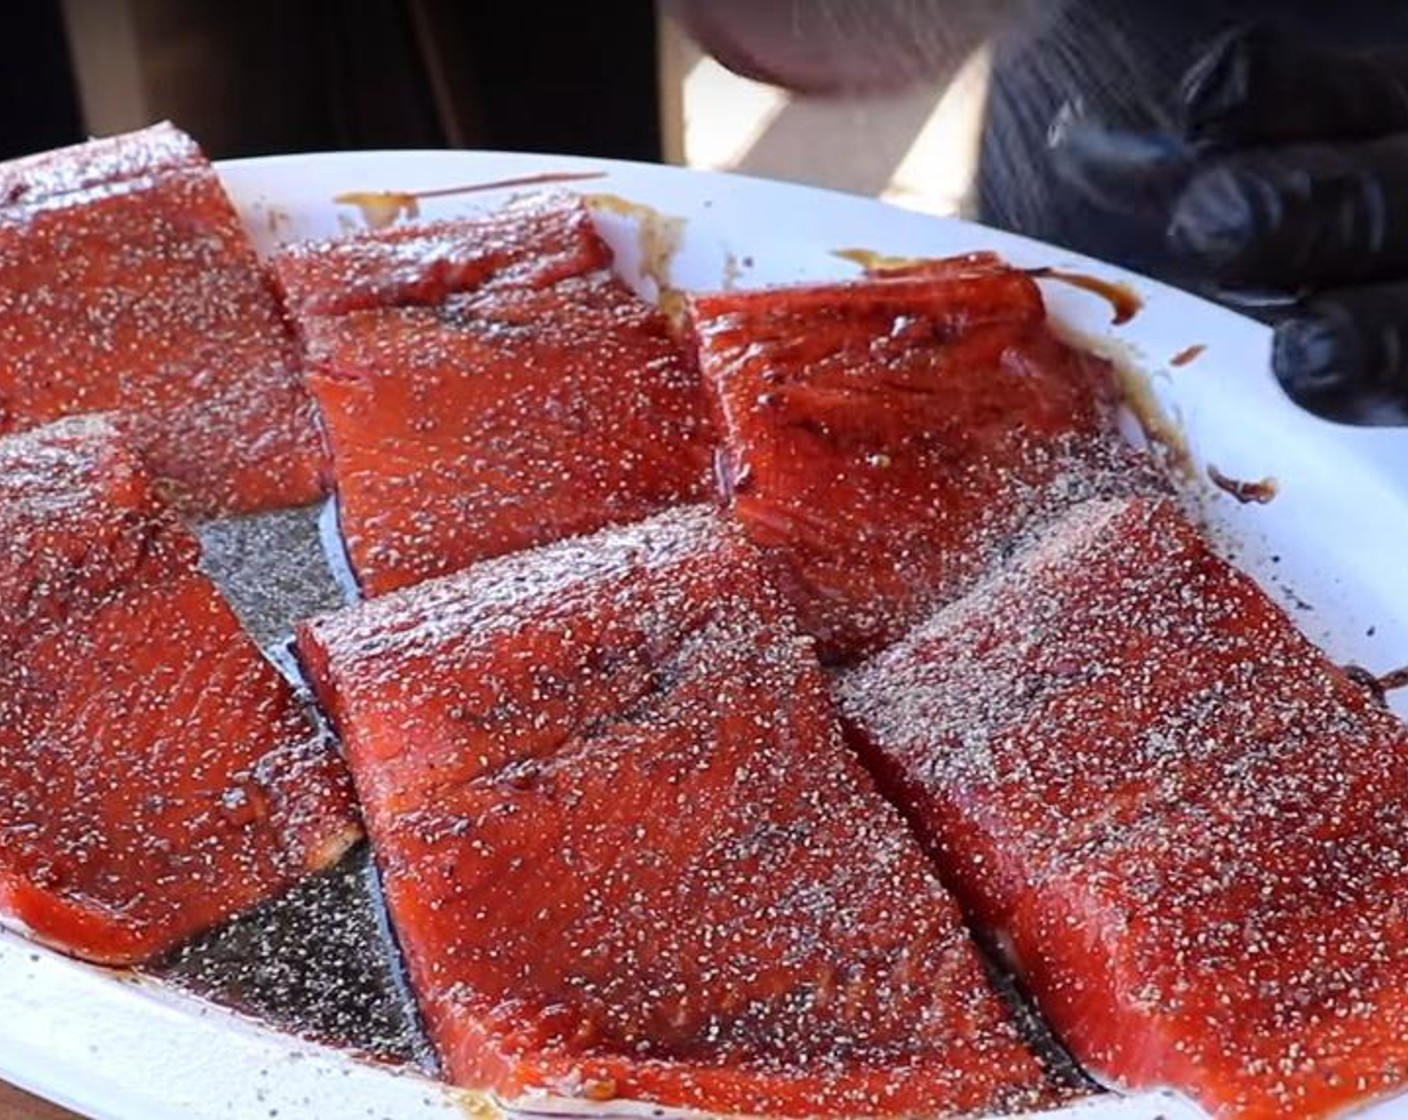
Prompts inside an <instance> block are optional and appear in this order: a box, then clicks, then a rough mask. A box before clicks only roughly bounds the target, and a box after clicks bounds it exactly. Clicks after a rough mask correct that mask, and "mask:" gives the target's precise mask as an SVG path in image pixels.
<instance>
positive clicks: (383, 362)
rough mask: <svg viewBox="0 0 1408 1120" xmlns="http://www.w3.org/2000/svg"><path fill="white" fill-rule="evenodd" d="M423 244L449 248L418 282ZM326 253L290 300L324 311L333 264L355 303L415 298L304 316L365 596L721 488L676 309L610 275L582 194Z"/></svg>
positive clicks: (432, 257) (291, 272)
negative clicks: (321, 284)
mask: <svg viewBox="0 0 1408 1120" xmlns="http://www.w3.org/2000/svg"><path fill="white" fill-rule="evenodd" d="M418 238H424V239H425V240H426V242H427V244H433V245H434V246H435V247H436V248H435V249H434V250H433V251H432V250H430V249H426V253H427V254H428V256H427V258H426V260H427V263H426V268H425V271H424V274H423V275H422V276H421V277H420V279H419V280H417V279H415V277H414V276H413V275H412V274H409V273H407V272H406V270H405V268H404V267H403V265H404V263H405V262H404V261H402V260H401V259H400V258H399V257H397V255H396V254H397V252H398V251H399V249H400V248H401V247H404V246H406V245H417V244H419V242H418V240H417V239H418ZM481 238H482V245H481V246H480V249H476V248H475V245H476V244H477V243H478V242H479V241H480V240H481ZM446 245H450V246H452V247H455V246H463V247H464V255H463V256H461V255H459V254H458V252H457V251H449V252H446V253H445V254H443V255H442V254H441V249H442V248H443V247H444V246H446ZM369 246H373V247H376V246H379V247H380V248H369ZM383 249H384V253H382V251H383ZM481 250H482V251H481ZM326 253H327V255H326V257H325V259H324V260H323V262H322V264H321V265H313V264H308V263H307V262H304V266H300V267H301V268H303V271H301V272H300V271H299V268H291V267H290V264H289V262H288V261H285V262H283V263H282V264H281V266H280V267H281V272H282V274H283V275H284V277H285V284H286V286H287V287H288V288H289V290H290V291H294V292H304V291H305V288H306V289H307V292H306V294H304V295H301V296H298V297H297V301H298V302H299V304H300V305H301V306H305V307H307V306H310V305H311V306H319V304H318V303H317V299H318V297H317V295H316V291H317V290H318V289H317V285H316V284H315V283H313V282H312V281H310V280H309V279H308V277H309V276H316V275H326V276H329V277H346V278H348V281H349V284H350V289H349V290H350V291H352V292H353V293H354V295H355V298H354V299H353V303H358V302H359V301H361V300H362V298H363V296H367V295H368V293H378V292H381V293H386V292H389V293H391V296H390V297H388V298H394V299H398V300H404V301H405V305H396V306H381V307H371V308H361V309H354V310H350V311H347V312H345V313H336V314H305V315H304V316H303V317H302V318H301V320H300V322H301V327H302V331H303V334H304V338H305V341H306V343H307V349H308V355H309V365H310V371H311V372H310V384H311V386H312V389H313V392H314V394H315V395H316V396H317V399H318V403H319V405H320V407H321V409H322V414H323V423H324V427H325V429H326V431H327V436H328V441H329V445H330V447H331V449H332V457H333V470H334V475H335V480H336V491H337V508H338V516H339V521H340V525H341V531H342V537H343V540H344V543H345V545H346V548H347V553H348V558H349V560H350V563H351V567H352V569H353V571H354V573H355V575H356V577H357V581H358V583H359V585H360V587H361V589H362V591H363V592H364V593H365V594H366V595H368V596H372V595H379V594H382V593H384V592H387V591H391V590H394V589H396V588H398V587H403V586H405V585H407V584H411V583H415V582H417V581H419V580H422V579H426V578H428V577H431V576H437V575H443V574H445V573H447V572H453V571H456V570H458V569H460V568H463V567H465V566H466V565H468V564H470V563H472V562H474V561H476V560H481V559H484V558H487V557H491V556H496V555H499V554H501V553H506V552H513V551H517V550H518V549H523V548H529V547H532V546H534V545H538V544H542V543H545V542H548V541H552V540H556V539H558V538H560V537H565V536H571V535H575V534H579V533H586V532H591V531H593V530H596V529H599V528H601V527H603V526H605V525H610V524H619V523H625V522H630V521H636V520H639V519H640V518H643V517H647V516H649V515H650V514H653V513H656V512H658V511H659V510H661V509H663V508H665V507H667V506H670V505H675V504H678V503H681V502H685V501H690V500H698V499H699V498H701V497H702V496H703V495H704V493H705V491H706V488H707V485H708V477H709V464H710V460H711V454H712V446H713V440H712V434H711V429H710V425H709V423H708V418H707V407H706V400H705V396H704V392H703V388H702V384H701V382H700V379H699V375H698V371H697V369H696V367H695V365H694V362H693V361H692V358H691V356H690V355H689V354H687V353H686V352H685V350H684V349H683V348H682V347H681V346H680V344H679V343H678V341H677V340H676V339H675V337H674V336H673V334H672V333H671V330H670V327H669V324H668V322H667V321H666V319H665V318H664V316H663V315H661V314H660V312H659V311H658V310H657V309H656V308H654V307H653V306H651V305H650V304H647V303H645V302H644V301H642V300H640V299H639V298H637V297H636V295H635V294H634V293H633V292H631V291H630V290H629V289H628V288H627V287H626V286H625V285H624V284H623V283H622V282H621V281H620V280H618V279H617V278H616V277H615V276H613V275H612V274H611V272H610V271H608V270H607V269H606V268H605V267H603V265H604V263H605V262H606V261H608V260H609V259H610V258H609V250H607V248H606V246H605V244H604V243H603V242H602V241H601V240H600V238H599V237H598V236H597V235H596V233H595V232H594V231H593V230H592V228H591V222H590V218H589V217H588V215H587V213H586V211H585V209H584V207H583V206H582V203H581V202H580V201H576V200H573V201H564V200H558V201H556V202H552V203H547V204H540V205H537V206H531V207H525V208H521V209H514V210H510V211H505V212H504V213H502V214H499V215H495V216H492V217H490V218H487V219H472V220H466V221H464V222H461V223H459V225H458V226H454V227H445V226H441V227H436V228H434V229H431V230H426V231H422V232H421V233H415V232H411V233H408V232H407V231H404V230H402V231H396V233H395V234H386V235H380V236H379V237H378V238H366V239H363V240H362V241H361V242H358V243H357V244H354V245H352V246H351V247H350V248H346V249H345V250H339V249H337V248H336V247H333V248H330V249H328V250H327V251H326ZM339 253H341V254H342V255H341V256H339ZM379 253H382V255H380V256H379V255H378V254H379ZM476 253H478V254H479V255H474V254H476ZM369 261H375V262H380V263H381V264H384V265H385V267H386V273H385V275H384V276H382V277H380V278H378V277H377V275H376V269H375V268H372V267H370V266H369V265H368V262H369ZM446 262H450V263H449V264H447V263H446ZM452 266H453V267H452ZM460 266H463V269H464V271H463V272H462V273H456V274H454V275H453V276H452V275H451V274H452V272H453V270H454V269H455V268H460ZM413 271H414V270H412V272H413ZM295 275H297V276H299V277H301V278H300V279H296V280H295V279H293V278H292V277H294V276H295ZM446 277H450V279H446ZM466 277H468V278H469V279H467V280H466ZM422 281H424V285H429V287H428V288H427V287H424V285H422V283H421V282H422ZM462 282H463V283H462ZM465 284H467V285H468V286H467V287H465V286H464V285H465ZM442 287H444V288H445V292H444V293H443V296H442V295H441V292H440V288H442ZM437 296H441V298H438V301H437V300H436V298H435V297H437ZM425 300H430V301H431V302H428V303H427V302H424V301H425Z"/></svg>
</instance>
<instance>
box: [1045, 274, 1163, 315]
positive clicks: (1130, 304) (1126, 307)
mask: <svg viewBox="0 0 1408 1120" xmlns="http://www.w3.org/2000/svg"><path fill="white" fill-rule="evenodd" d="M1026 271H1027V274H1028V275H1029V276H1033V277H1036V278H1037V279H1049V280H1060V281H1061V282H1062V283H1065V284H1069V285H1071V287H1073V288H1080V289H1081V290H1082V291H1086V292H1093V293H1094V294H1095V295H1097V296H1099V297H1100V298H1102V299H1104V300H1107V301H1108V302H1109V304H1110V310H1111V312H1112V313H1113V318H1111V320H1110V322H1112V323H1113V324H1114V325H1115V326H1119V325H1120V324H1121V323H1127V322H1129V321H1130V320H1131V319H1133V318H1134V317H1135V316H1136V315H1138V314H1139V312H1140V311H1142V310H1143V308H1144V300H1143V299H1141V298H1140V296H1139V293H1138V292H1136V291H1135V290H1134V289H1133V288H1131V287H1129V286H1128V285H1127V284H1119V283H1116V282H1115V281H1113V280H1102V279H1101V278H1100V277H1098V276H1091V275H1090V274H1089V273H1085V272H1071V271H1069V270H1068V269H1064V268H1029V269H1027V270H1026Z"/></svg>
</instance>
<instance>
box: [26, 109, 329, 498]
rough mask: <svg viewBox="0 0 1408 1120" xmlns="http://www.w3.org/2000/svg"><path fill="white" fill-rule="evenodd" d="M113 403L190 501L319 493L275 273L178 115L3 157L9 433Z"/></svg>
mask: <svg viewBox="0 0 1408 1120" xmlns="http://www.w3.org/2000/svg"><path fill="white" fill-rule="evenodd" d="M104 410H114V411H115V412H116V413H119V415H117V416H116V422H117V423H118V424H119V425H120V426H121V428H122V429H123V431H124V432H125V433H126V434H127V435H128V436H129V437H130V438H131V439H132V440H133V442H134V443H135V444H136V445H137V447H138V448H139V449H140V450H141V452H142V453H143V455H144V456H145V458H146V459H147V461H148V462H149V463H150V465H151V467H152V469H153V470H154V471H155V472H156V473H157V475H158V476H159V477H160V478H161V479H162V480H163V483H164V484H165V485H166V486H167V488H168V489H169V490H170V491H171V492H172V494H173V496H174V498H175V499H176V500H177V501H178V502H179V503H180V504H181V505H182V506H183V507H184V508H186V509H188V510H190V511H192V512H196V513H202V514H205V513H220V512H241V511H250V510H259V509H267V508H271V507H275V506H287V505H298V504H301V503H305V502H309V501H312V500H313V499H315V498H317V497H318V496H319V494H320V493H321V481H320V468H321V463H322V447H321V444H320V441H319V436H318V431H317V426H316V419H315V413H314V409H313V405H312V402H311V400H310V399H309V398H308V396H307V394H306V392H305V390H304V388H303V385H302V381H301V376H300V370H299V354H298V346H297V343H296V341H295V340H294V338H293V335H292V333H291V331H290V329H289V327H288V325H287V324H286V323H285V321H284V318H283V313H282V310H281V308H280V306H279V302H278V298H277V295H276V293H275V290H274V287H273V283H272V281H271V279H270V278H269V276H268V275H266V273H265V271H264V269H263V268H262V266H261V265H260V263H259V261H258V259H257V258H256V257H255V254H254V250H253V248H252V246H251V245H250V243H249V240H248V238H247V236H246V235H245V232H244V230H243V228H242V227H241V225H240V222H239V218H238V216H237V215H236V213H235V210H234V207H233V206H232V205H231V203H230V200H229V199H228V198H227V197H226V195H225V192H224V189H223V188H222V187H221V185H220V181H219V179H218V178H217V177H216V175H215V172H214V170H213V169H212V168H211V166H210V164H209V163H208V162H207V161H206V160H205V158H204V156H202V155H201V153H200V150H199V149H198V148H197V147H196V145H195V143H194V142H193V141H192V140H191V139H190V138H189V137H188V136H186V135H184V134H183V133H181V132H179V131H177V130H176V129H174V128H172V127H171V126H169V125H159V126H156V127H155V128H151V129H148V130H146V131H144V132H139V133H132V134H129V135H125V136H118V137H113V138H111V139H107V140H98V141H94V142H92V143H89V144H84V145H80V146H78V147H74V148H66V149H63V150H61V151H58V152H51V153H47V154H45V155H42V156H33V157H29V158H26V159H21V160H15V161H12V162H10V163H6V164H0V435H3V434H5V433H9V432H17V431H23V430H25V429H27V428H31V427H34V426H36V425H39V424H43V423H46V422H48V421H50V420H54V419H57V418H59V417H62V416H67V415H70V414H73V413H85V412H95V411H104Z"/></svg>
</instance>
